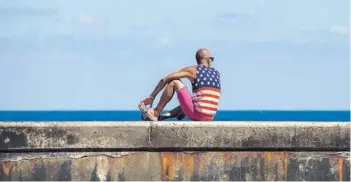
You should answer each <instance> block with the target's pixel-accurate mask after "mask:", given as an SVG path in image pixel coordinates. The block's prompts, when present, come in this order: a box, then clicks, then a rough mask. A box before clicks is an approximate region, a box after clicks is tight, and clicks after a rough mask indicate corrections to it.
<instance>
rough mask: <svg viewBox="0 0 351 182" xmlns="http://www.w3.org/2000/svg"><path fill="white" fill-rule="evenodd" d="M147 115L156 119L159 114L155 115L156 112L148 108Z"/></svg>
mask: <svg viewBox="0 0 351 182" xmlns="http://www.w3.org/2000/svg"><path fill="white" fill-rule="evenodd" d="M147 113H148V114H149V115H151V116H154V117H155V118H158V116H159V114H158V113H157V111H155V109H153V108H150V109H149V110H148V111H147Z"/></svg>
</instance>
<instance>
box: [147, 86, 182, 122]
mask: <svg viewBox="0 0 351 182" xmlns="http://www.w3.org/2000/svg"><path fill="white" fill-rule="evenodd" d="M183 87H185V86H184V84H183V83H182V82H181V81H180V80H172V81H171V82H169V83H168V84H167V86H166V88H165V90H164V91H163V94H162V96H161V99H160V101H159V102H158V104H157V106H156V107H155V109H154V110H153V111H151V112H153V113H152V114H153V115H154V116H155V117H157V118H158V117H159V115H160V113H161V112H162V110H163V109H164V107H165V106H166V104H167V103H168V102H169V101H170V100H171V99H172V97H173V95H174V92H175V91H177V92H178V90H179V89H182V88H183Z"/></svg>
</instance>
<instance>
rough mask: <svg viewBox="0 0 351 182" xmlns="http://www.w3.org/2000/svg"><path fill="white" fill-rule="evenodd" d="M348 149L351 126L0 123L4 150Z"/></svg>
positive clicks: (186, 123)
mask: <svg viewBox="0 0 351 182" xmlns="http://www.w3.org/2000/svg"><path fill="white" fill-rule="evenodd" d="M179 147H181V148H201V147H205V148H232V149H248V150H249V149H254V148H264V149H277V148H280V149H287V150H289V149H294V150H299V149H301V150H313V149H317V148H318V149H319V150H329V149H330V150H341V151H349V149H350V123H336V122H317V123H310V122H308V123H303V122H298V123H294V122H284V123H283V122H271V123H268V122H213V123H207V122H70V123H66V122H43V123H38V122H20V123H18V122H13V123H0V150H11V149H28V148H29V149H41V148H119V149H124V148H179Z"/></svg>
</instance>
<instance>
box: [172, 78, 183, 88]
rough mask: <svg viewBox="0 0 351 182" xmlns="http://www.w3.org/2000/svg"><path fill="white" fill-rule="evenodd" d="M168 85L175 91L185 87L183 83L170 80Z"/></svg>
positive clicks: (177, 80)
mask: <svg viewBox="0 0 351 182" xmlns="http://www.w3.org/2000/svg"><path fill="white" fill-rule="evenodd" d="M169 84H170V85H171V86H173V87H174V88H175V89H176V90H180V89H181V88H183V87H184V86H185V85H184V83H183V82H182V81H181V80H179V79H175V80H172V81H171V82H169Z"/></svg>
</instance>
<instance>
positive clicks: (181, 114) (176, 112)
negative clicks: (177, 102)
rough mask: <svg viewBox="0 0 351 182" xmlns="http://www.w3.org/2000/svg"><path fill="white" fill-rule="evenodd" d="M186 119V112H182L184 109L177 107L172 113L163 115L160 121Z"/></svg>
mask: <svg viewBox="0 0 351 182" xmlns="http://www.w3.org/2000/svg"><path fill="white" fill-rule="evenodd" d="M184 117H185V114H184V112H183V111H182V108H181V107H180V106H177V107H175V108H174V109H172V110H171V111H169V112H167V113H165V114H161V115H160V118H159V120H160V121H162V120H166V119H169V118H177V119H178V120H182V119H183V118H184Z"/></svg>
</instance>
